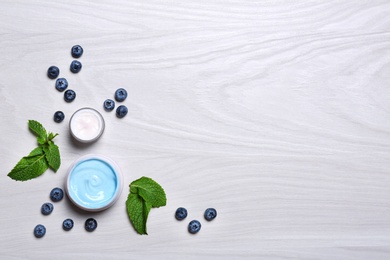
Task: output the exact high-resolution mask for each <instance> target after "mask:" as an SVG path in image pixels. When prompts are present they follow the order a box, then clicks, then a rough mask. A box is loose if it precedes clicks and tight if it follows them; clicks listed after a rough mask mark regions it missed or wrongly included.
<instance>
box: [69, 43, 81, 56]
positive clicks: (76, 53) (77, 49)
mask: <svg viewBox="0 0 390 260" xmlns="http://www.w3.org/2000/svg"><path fill="white" fill-rule="evenodd" d="M83 52H84V50H83V48H82V47H81V46H80V45H75V46H73V47H72V51H71V53H72V57H73V58H80V57H81V55H83Z"/></svg>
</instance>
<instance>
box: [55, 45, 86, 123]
mask: <svg viewBox="0 0 390 260" xmlns="http://www.w3.org/2000/svg"><path fill="white" fill-rule="evenodd" d="M83 52H84V50H83V48H82V47H81V46H80V45H75V46H73V47H72V49H71V54H72V57H73V58H76V59H78V58H80V57H81V55H83ZM82 67H83V65H82V64H81V62H80V61H78V60H73V61H72V62H71V64H70V67H69V69H70V71H71V72H72V73H79V72H80V70H81V68H82ZM59 75H60V69H59V68H58V67H57V66H50V67H49V69H48V70H47V76H48V77H49V78H50V79H57V77H58V76H59ZM68 85H69V83H68V81H67V80H66V79H65V78H58V79H57V80H56V83H55V88H56V89H57V90H58V91H59V92H63V91H65V90H66V89H67V88H68ZM75 99H76V92H75V91H74V90H72V89H68V90H66V91H65V92H64V100H65V102H67V103H70V102H72V101H73V100H75ZM53 119H54V121H55V122H57V123H61V122H62V121H63V120H64V119H65V114H64V113H63V112H62V111H57V112H55V113H54V116H53Z"/></svg>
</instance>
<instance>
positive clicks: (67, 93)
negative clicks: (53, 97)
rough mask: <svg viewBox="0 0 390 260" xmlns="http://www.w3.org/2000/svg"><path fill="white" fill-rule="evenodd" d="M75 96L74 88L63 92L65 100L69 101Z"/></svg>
mask: <svg viewBox="0 0 390 260" xmlns="http://www.w3.org/2000/svg"><path fill="white" fill-rule="evenodd" d="M75 98H76V92H74V90H71V89H68V90H67V91H65V92H64V99H65V101H66V102H68V103H70V102H72V101H73V100H74V99H75Z"/></svg>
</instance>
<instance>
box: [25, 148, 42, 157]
mask: <svg viewBox="0 0 390 260" xmlns="http://www.w3.org/2000/svg"><path fill="white" fill-rule="evenodd" d="M41 154H43V149H42V147H40V146H38V147H37V148H35V149H34V150H32V151H31V152H30V154H29V155H28V156H27V157H33V156H35V155H41Z"/></svg>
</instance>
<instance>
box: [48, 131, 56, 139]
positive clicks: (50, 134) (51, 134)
mask: <svg viewBox="0 0 390 260" xmlns="http://www.w3.org/2000/svg"><path fill="white" fill-rule="evenodd" d="M57 135H58V134H53V133H51V132H50V133H49V135H48V136H47V139H49V141H51V140H53V139H54V137H56V136H57Z"/></svg>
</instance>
